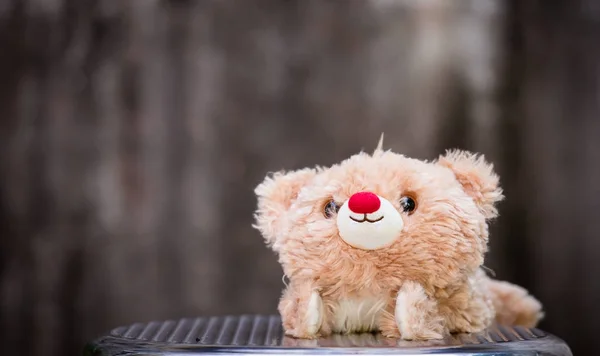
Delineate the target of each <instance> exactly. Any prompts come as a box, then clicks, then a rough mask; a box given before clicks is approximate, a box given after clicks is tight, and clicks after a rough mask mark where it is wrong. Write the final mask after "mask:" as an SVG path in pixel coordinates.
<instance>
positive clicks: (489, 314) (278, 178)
mask: <svg viewBox="0 0 600 356" xmlns="http://www.w3.org/2000/svg"><path fill="white" fill-rule="evenodd" d="M498 183H499V180H498V176H497V175H496V174H495V173H494V172H493V169H492V165H490V164H488V163H487V162H486V161H485V160H484V159H483V157H481V156H478V155H475V154H472V153H469V152H465V151H458V150H454V151H448V152H446V154H445V155H443V156H441V157H439V159H438V160H436V161H433V162H426V161H421V160H417V159H411V158H408V157H405V156H403V155H400V154H396V153H393V152H391V151H384V150H383V149H382V147H381V141H380V143H379V145H378V147H377V149H376V150H375V152H374V153H373V154H372V155H369V154H367V153H364V152H361V153H359V154H356V155H354V156H352V157H350V158H349V159H347V160H345V161H343V162H341V163H340V164H336V165H333V166H332V167H329V168H323V167H317V168H313V169H309V168H307V169H301V170H298V171H294V172H289V173H285V172H278V173H275V174H274V175H272V176H268V177H267V178H266V179H265V180H264V181H263V182H262V183H261V184H260V185H259V186H258V187H257V188H256V194H257V196H258V209H257V211H256V214H255V218H256V224H255V225H254V227H256V228H257V229H258V230H259V231H260V232H261V233H262V235H263V236H264V238H265V240H266V241H267V243H268V245H269V246H271V247H272V248H273V250H274V251H276V252H277V253H278V255H279V261H280V263H281V264H282V266H283V270H284V273H285V275H286V276H287V277H288V278H289V285H288V286H287V288H286V290H285V291H284V293H283V296H282V298H281V301H280V303H279V312H280V314H281V317H282V321H283V326H284V329H285V333H286V334H287V335H289V336H293V337H297V338H316V337H320V336H327V335H329V334H331V333H332V332H333V333H356V332H373V331H380V332H381V333H382V334H383V335H385V336H388V337H399V338H402V339H404V340H429V339H440V338H443V337H444V336H445V335H447V334H448V333H459V332H478V331H482V330H483V329H485V328H486V327H488V326H490V324H491V323H492V322H494V321H496V322H497V323H500V324H505V325H522V326H526V327H533V326H535V325H536V324H537V323H538V321H539V320H540V319H541V318H542V311H541V309H542V308H541V304H540V303H539V302H538V301H537V300H536V299H535V298H533V297H532V296H530V295H529V294H528V293H527V291H526V290H524V289H523V288H521V287H518V286H515V285H512V284H509V283H507V282H501V281H495V280H492V279H490V278H489V277H488V276H487V275H486V274H485V273H484V271H483V270H482V266H483V260H484V255H485V253H486V251H487V242H488V220H489V219H492V218H494V217H495V216H497V210H496V207H495V203H497V202H498V201H500V200H501V199H503V195H502V190H501V189H500V187H499V185H498Z"/></svg>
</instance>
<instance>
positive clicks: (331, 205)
mask: <svg viewBox="0 0 600 356" xmlns="http://www.w3.org/2000/svg"><path fill="white" fill-rule="evenodd" d="M339 210H340V206H339V205H337V204H336V202H334V201H333V200H330V201H329V202H327V204H326V205H325V208H324V209H323V214H324V215H325V217H326V218H327V219H329V218H331V217H332V216H333V215H335V214H337V212H338V211H339Z"/></svg>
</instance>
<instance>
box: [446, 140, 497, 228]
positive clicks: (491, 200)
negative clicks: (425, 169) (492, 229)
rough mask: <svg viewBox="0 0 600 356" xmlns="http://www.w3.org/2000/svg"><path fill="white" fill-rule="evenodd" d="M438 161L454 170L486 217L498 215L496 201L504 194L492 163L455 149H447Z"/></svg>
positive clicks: (481, 157)
mask: <svg viewBox="0 0 600 356" xmlns="http://www.w3.org/2000/svg"><path fill="white" fill-rule="evenodd" d="M438 162H439V164H440V165H442V166H444V167H447V168H449V169H450V170H452V172H454V175H455V176H456V179H457V180H458V182H459V183H460V184H461V185H462V186H463V188H464V190H465V192H466V193H467V194H469V196H471V198H473V200H475V202H476V203H477V205H478V206H479V207H480V209H481V211H482V212H483V214H484V215H485V217H486V219H491V218H494V217H496V216H498V210H497V208H496V203H498V202H499V201H501V200H502V199H504V195H503V194H502V189H501V188H500V186H499V184H500V179H499V177H498V175H496V173H494V167H493V165H492V164H490V163H488V162H486V160H485V159H484V157H483V156H481V155H477V154H474V153H471V152H468V151H462V150H457V149H454V150H447V151H446V154H445V155H442V156H440V158H439V159H438Z"/></svg>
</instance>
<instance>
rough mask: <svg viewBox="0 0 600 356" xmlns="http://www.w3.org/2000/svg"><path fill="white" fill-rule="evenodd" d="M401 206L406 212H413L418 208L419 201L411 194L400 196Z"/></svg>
mask: <svg viewBox="0 0 600 356" xmlns="http://www.w3.org/2000/svg"><path fill="white" fill-rule="evenodd" d="M400 206H401V207H402V210H403V211H404V212H405V213H409V214H412V213H413V212H414V211H415V209H417V202H416V201H415V200H414V199H413V198H412V197H409V196H404V197H402V198H400Z"/></svg>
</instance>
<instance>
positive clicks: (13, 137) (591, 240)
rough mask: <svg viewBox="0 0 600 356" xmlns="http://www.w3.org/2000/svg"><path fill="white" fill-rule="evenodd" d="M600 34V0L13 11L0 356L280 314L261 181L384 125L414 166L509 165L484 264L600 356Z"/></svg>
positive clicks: (12, 6)
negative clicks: (455, 153) (259, 216)
mask: <svg viewBox="0 0 600 356" xmlns="http://www.w3.org/2000/svg"><path fill="white" fill-rule="evenodd" d="M599 43H600V6H598V4H597V3H595V2H594V1H593V0H577V1H567V0H559V1H553V2H546V1H541V0H537V1H518V0H512V1H499V0H498V1H494V0H461V1H444V0H437V1H432V0H428V1H419V0H405V1H403V0H397V1H394V0H370V1H367V0H364V1H318V0H317V1H315V0H306V1H300V0H298V1H276V0H265V1H259V0H257V1H250V0H248V1H245V0H244V1H242V0H238V1H234V0H225V1H209V0H198V1H192V0H187V1H186V0H177V1H176V0H171V1H159V0H127V1H123V0H98V1H93V0H3V1H0V109H1V116H0V313H1V314H0V349H2V353H3V354H4V353H5V354H6V355H42V354H43V355H46V356H62V355H76V354H78V353H79V352H80V350H81V347H82V345H83V343H84V342H85V341H86V340H89V339H91V338H94V337H95V336H97V335H99V334H101V333H103V332H105V331H107V330H108V329H110V328H112V327H114V326H118V325H122V324H126V323H131V322H134V321H147V320H152V319H165V318H177V317H182V316H190V315H192V316H193V315H198V314H222V313H242V312H258V313H266V312H275V308H276V302H277V299H278V297H279V293H280V290H281V289H282V287H283V284H282V282H281V275H282V273H281V270H280V267H279V265H278V264H277V262H276V258H275V256H274V254H272V253H271V252H270V251H269V250H268V249H267V248H266V247H265V246H264V245H263V241H262V239H261V238H260V236H259V235H258V233H257V232H256V231H255V230H253V229H252V228H251V226H250V225H251V223H252V213H253V209H254V207H255V198H254V195H253V188H254V186H255V185H256V184H258V183H259V182H260V181H261V179H262V178H263V177H264V175H265V174H266V173H267V172H269V171H274V170H279V169H282V168H285V169H294V168H300V167H304V166H307V165H315V164H320V165H328V164H331V163H334V162H337V161H339V160H341V159H344V158H346V157H347V156H349V155H351V154H353V153H356V152H358V151H359V150H361V149H365V150H372V149H373V148H374V147H375V145H376V142H377V139H378V138H379V135H380V134H381V132H385V145H386V146H387V147H389V148H392V149H394V150H396V151H399V152H402V153H405V154H407V155H412V156H415V157H419V158H434V157H435V156H437V155H438V154H439V153H441V152H442V151H443V150H444V149H445V148H450V147H461V148H467V149H471V150H476V151H481V152H484V153H485V154H486V155H487V156H488V158H489V159H491V160H492V161H493V162H494V163H495V164H496V167H497V169H498V170H499V172H500V174H501V177H502V183H503V185H504V188H505V191H506V194H507V197H508V198H507V200H506V201H505V202H504V203H503V204H502V205H501V206H500V212H501V217H500V219H499V220H497V221H496V222H495V224H494V226H493V235H492V250H491V253H490V255H489V258H488V262H487V265H488V266H489V267H491V268H493V269H494V270H495V271H496V274H497V275H498V277H499V278H502V279H508V280H511V281H513V282H516V283H520V284H522V285H524V286H526V287H528V288H530V289H531V291H532V292H533V293H534V294H535V295H536V296H538V297H539V298H540V299H541V300H542V302H544V303H545V305H546V309H547V318H546V320H545V321H544V323H543V324H542V327H543V328H545V329H547V330H548V331H551V332H554V333H556V334H558V335H560V336H561V337H563V338H565V339H566V340H567V341H568V342H569V343H570V345H571V346H572V348H573V351H574V352H575V354H579V353H583V351H585V350H591V349H590V347H591V345H592V342H593V341H594V338H595V333H596V331H597V327H596V324H597V320H595V319H594V318H596V317H599V316H600V313H599V311H600V304H599V303H598V301H599V299H600V278H598V277H597V276H596V274H597V272H599V271H600V236H599V234H600V219H598V218H597V212H598V210H599V208H600V185H599V184H598V182H600V164H599V163H600V162H599V159H600V121H599V117H598V115H599V114H600V96H599V92H600V87H599V84H600V48H599V47H598V44H599Z"/></svg>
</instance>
